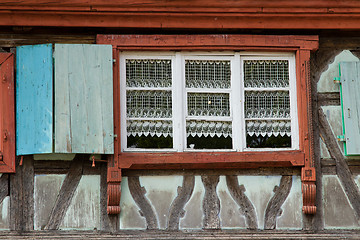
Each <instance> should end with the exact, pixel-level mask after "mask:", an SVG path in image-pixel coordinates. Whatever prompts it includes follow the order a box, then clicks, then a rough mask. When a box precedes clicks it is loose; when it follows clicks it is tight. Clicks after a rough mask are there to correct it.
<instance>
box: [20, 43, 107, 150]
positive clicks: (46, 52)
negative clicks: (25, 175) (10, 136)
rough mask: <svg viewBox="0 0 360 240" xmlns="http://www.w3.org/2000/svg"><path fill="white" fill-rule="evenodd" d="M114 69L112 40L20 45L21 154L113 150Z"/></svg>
mask: <svg viewBox="0 0 360 240" xmlns="http://www.w3.org/2000/svg"><path fill="white" fill-rule="evenodd" d="M53 62H54V64H53ZM112 73H113V70H112V47H111V46H110V45H80V44H55V50H54V54H53V47H52V45H51V44H49V45H36V46H24V47H18V48H17V79H16V100H17V107H16V117H17V123H16V126H17V132H16V134H17V155H26V154H41V153H90V154H93V153H94V154H95V153H96V154H113V153H114V146H113V145H114V135H113V131H114V124H113V77H112ZM53 76H54V78H53ZM53 85H54V86H53ZM53 88H54V91H53ZM53 101H54V104H53ZM53 106H54V109H53ZM53 139H54V143H53Z"/></svg>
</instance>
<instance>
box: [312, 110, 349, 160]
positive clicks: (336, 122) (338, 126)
mask: <svg viewBox="0 0 360 240" xmlns="http://www.w3.org/2000/svg"><path fill="white" fill-rule="evenodd" d="M321 108H322V110H323V111H324V113H325V115H326V119H327V120H328V122H329V125H330V127H331V129H332V131H333V133H334V137H337V136H339V135H342V132H343V131H342V118H341V107H340V106H323V107H321ZM315 127H316V126H315ZM337 144H338V146H339V147H340V149H341V151H342V152H343V153H344V144H343V142H340V141H337Z"/></svg>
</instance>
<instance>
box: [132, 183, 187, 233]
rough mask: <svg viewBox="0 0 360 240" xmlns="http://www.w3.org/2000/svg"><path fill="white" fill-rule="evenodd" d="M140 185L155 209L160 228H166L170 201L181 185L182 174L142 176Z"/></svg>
mask: <svg viewBox="0 0 360 240" xmlns="http://www.w3.org/2000/svg"><path fill="white" fill-rule="evenodd" d="M139 179H140V185H141V186H143V187H144V188H145V189H146V194H145V196H146V197H147V198H148V199H149V201H150V203H151V204H152V206H153V208H154V209H155V211H156V214H157V219H158V221H159V227H160V229H166V228H167V225H168V217H169V210H170V206H171V203H172V202H173V201H174V199H175V198H176V196H177V189H178V187H179V186H182V182H183V176H142V177H140V178H139Z"/></svg>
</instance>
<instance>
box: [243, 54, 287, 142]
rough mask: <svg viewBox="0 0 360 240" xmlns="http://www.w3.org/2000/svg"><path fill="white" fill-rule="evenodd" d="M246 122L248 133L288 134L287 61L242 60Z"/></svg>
mask: <svg viewBox="0 0 360 240" xmlns="http://www.w3.org/2000/svg"><path fill="white" fill-rule="evenodd" d="M244 86H245V124H246V133H247V134H248V135H249V136H253V135H255V136H257V137H258V136H262V137H265V136H268V137H271V136H275V137H277V136H281V137H284V136H285V135H286V136H289V137H290V136H291V121H290V94H289V90H288V88H289V63H288V61H287V60H245V61H244Z"/></svg>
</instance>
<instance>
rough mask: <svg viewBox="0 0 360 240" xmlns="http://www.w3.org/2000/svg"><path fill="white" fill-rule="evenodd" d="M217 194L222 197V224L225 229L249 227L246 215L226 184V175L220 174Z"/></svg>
mask: <svg viewBox="0 0 360 240" xmlns="http://www.w3.org/2000/svg"><path fill="white" fill-rule="evenodd" d="M216 191H217V195H218V196H219V198H220V224H221V228H223V229H239V228H240V229H245V228H247V226H246V222H245V217H244V215H243V214H242V213H241V211H240V207H239V205H238V204H237V203H236V202H235V200H234V199H233V198H232V196H231V194H230V192H229V189H228V187H227V184H226V176H220V181H219V183H218V186H217V189H216Z"/></svg>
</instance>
